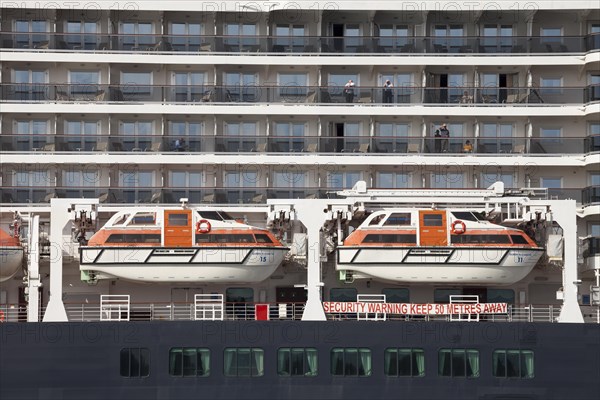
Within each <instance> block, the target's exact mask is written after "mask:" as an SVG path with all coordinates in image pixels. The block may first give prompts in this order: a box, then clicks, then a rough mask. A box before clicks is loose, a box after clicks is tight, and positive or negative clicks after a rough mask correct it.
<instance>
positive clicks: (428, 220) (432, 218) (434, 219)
mask: <svg viewBox="0 0 600 400" xmlns="http://www.w3.org/2000/svg"><path fill="white" fill-rule="evenodd" d="M442 222H443V221H442V214H424V215H423V225H424V226H442Z"/></svg>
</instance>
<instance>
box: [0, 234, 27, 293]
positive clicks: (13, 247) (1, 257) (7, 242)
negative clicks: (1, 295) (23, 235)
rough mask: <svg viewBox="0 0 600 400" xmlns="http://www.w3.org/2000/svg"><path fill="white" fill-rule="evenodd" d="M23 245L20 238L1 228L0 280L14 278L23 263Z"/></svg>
mask: <svg viewBox="0 0 600 400" xmlns="http://www.w3.org/2000/svg"><path fill="white" fill-rule="evenodd" d="M23 255H24V252H23V246H21V243H20V242H19V239H17V238H15V237H12V236H10V235H9V234H8V233H6V232H4V231H3V230H1V229H0V261H1V262H0V282H4V281H6V280H8V279H10V278H12V277H13V276H14V275H15V274H16V273H17V271H19V268H20V267H21V265H22V264H23Z"/></svg>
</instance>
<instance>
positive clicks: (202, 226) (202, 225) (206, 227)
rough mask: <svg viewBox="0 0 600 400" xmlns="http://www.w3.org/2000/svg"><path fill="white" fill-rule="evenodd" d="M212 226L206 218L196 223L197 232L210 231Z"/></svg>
mask: <svg viewBox="0 0 600 400" xmlns="http://www.w3.org/2000/svg"><path fill="white" fill-rule="evenodd" d="M210 228H211V226H210V222H208V221H207V220H205V219H203V220H200V221H198V223H197V224H196V232H198V233H208V232H210Z"/></svg>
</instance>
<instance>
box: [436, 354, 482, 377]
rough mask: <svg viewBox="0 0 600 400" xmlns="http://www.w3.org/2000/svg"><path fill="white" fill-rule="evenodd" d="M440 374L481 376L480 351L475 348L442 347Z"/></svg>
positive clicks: (439, 361)
mask: <svg viewBox="0 0 600 400" xmlns="http://www.w3.org/2000/svg"><path fill="white" fill-rule="evenodd" d="M438 374H439V376H451V377H457V378H461V377H462V378H465V377H466V378H477V377H479V351H478V350H473V349H441V350H440V351H439V353H438Z"/></svg>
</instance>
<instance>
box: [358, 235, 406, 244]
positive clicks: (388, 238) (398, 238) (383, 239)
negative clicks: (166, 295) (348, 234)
mask: <svg viewBox="0 0 600 400" xmlns="http://www.w3.org/2000/svg"><path fill="white" fill-rule="evenodd" d="M363 243H405V244H415V243H417V235H415V234H376V233H371V234H369V235H367V236H365V238H364V240H363Z"/></svg>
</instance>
